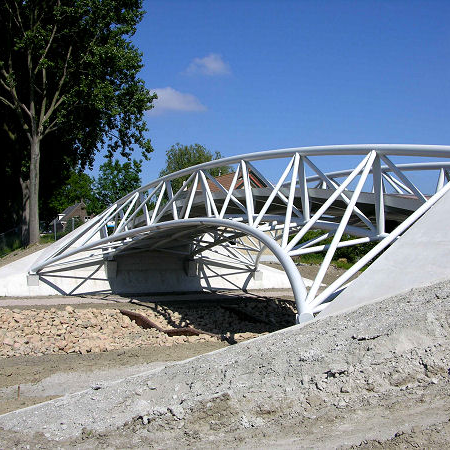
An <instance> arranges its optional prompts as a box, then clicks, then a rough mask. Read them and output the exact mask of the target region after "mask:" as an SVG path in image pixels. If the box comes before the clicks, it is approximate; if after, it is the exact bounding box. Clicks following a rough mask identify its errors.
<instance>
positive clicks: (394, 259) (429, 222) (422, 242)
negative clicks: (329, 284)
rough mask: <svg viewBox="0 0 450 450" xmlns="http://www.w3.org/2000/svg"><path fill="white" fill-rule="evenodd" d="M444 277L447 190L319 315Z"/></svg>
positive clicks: (448, 238) (449, 253)
mask: <svg viewBox="0 0 450 450" xmlns="http://www.w3.org/2000/svg"><path fill="white" fill-rule="evenodd" d="M447 279H450V193H447V194H445V195H444V196H443V197H442V198H441V199H440V200H438V201H437V202H436V204H435V205H434V206H432V207H431V209H430V210H429V211H428V212H426V213H425V214H424V215H423V216H422V217H421V218H420V219H419V220H418V221H417V222H416V223H415V224H413V225H412V226H411V228H409V229H408V230H407V231H406V232H405V233H404V234H403V236H401V237H400V239H398V240H397V241H396V242H395V243H394V244H393V245H392V246H391V247H389V248H388V249H387V250H386V251H385V252H384V253H383V254H382V255H381V256H380V257H379V258H378V259H377V260H376V261H375V262H374V263H373V264H372V265H371V266H370V267H369V268H368V269H367V270H366V271H365V272H363V273H362V274H361V275H360V276H359V277H358V278H357V279H356V280H355V281H354V282H353V283H352V284H351V285H350V286H349V287H348V288H347V289H346V290H345V291H344V292H342V294H340V295H339V296H338V297H336V299H335V300H334V301H333V302H332V303H331V304H330V306H328V307H327V308H326V309H325V310H324V311H322V312H321V313H320V316H325V315H329V314H335V313H338V312H341V311H345V310H349V309H353V308H356V307H358V306H360V305H362V304H365V303H371V302H374V301H377V300H382V299H383V298H387V297H391V296H393V295H396V294H400V293H403V292H406V291H408V290H410V289H412V288H417V287H421V286H427V285H430V284H433V283H436V282H439V281H442V280H447Z"/></svg>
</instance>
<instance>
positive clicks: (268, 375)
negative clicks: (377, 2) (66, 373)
mask: <svg viewBox="0 0 450 450" xmlns="http://www.w3.org/2000/svg"><path fill="white" fill-rule="evenodd" d="M254 306H255V305H253V306H252V307H250V310H251V311H253V312H256V310H255V307H254ZM228 312H229V311H228ZM265 325H266V326H267V324H265ZM258 326H259V325H258ZM217 330H219V329H218V328H217ZM208 331H209V330H208ZM219 331H220V330H219ZM247 331H248V330H246V332H247ZM267 331H269V330H268V329H266V331H264V332H267ZM260 332H261V330H259V333H260ZM248 337H250V336H248ZM449 338H450V282H443V283H440V284H437V285H435V286H432V287H426V288H421V289H417V290H414V291H411V292H409V293H407V294H404V295H399V296H396V297H393V298H390V299H386V300H384V301H382V302H378V303H374V304H371V305H366V306H363V307H361V308H359V309H357V310H355V311H351V312H347V313H345V314H341V315H337V316H333V317H328V318H324V319H321V320H315V321H312V322H311V323H308V324H306V325H304V326H301V327H299V326H296V327H290V328H287V329H283V330H280V331H278V332H274V333H271V334H268V335H265V336H261V337H259V338H257V339H252V340H247V341H245V342H240V343H238V344H236V345H232V346H228V347H227V348H222V349H220V350H218V351H216V352H213V353H208V354H204V355H201V356H198V357H196V358H194V359H191V360H189V361H182V362H179V363H170V364H166V365H163V366H152V367H150V366H148V367H147V371H146V372H144V373H140V374H139V375H135V376H133V377H128V378H125V379H123V380H117V381H113V382H106V381H98V380H99V379H97V378H94V379H92V381H91V384H90V387H89V388H88V389H87V390H84V391H83V392H80V393H77V394H72V395H67V396H65V397H62V398H59V399H56V400H54V401H52V402H47V403H43V404H40V405H36V406H34V407H31V408H28V409H26V410H19V411H15V412H12V413H10V414H7V415H3V416H1V417H0V427H2V428H3V429H4V431H2V432H1V434H0V442H1V447H2V448H30V447H27V446H31V448H86V449H87V448H162V447H164V448H186V447H190V448H210V447H216V448H261V447H264V446H265V447H268V446H270V447H274V448H318V447H320V448H371V449H372V448H405V447H419V448H423V447H425V448H449V447H450V422H449V419H450V400H449V398H450V397H449V394H450V356H449V355H450V339H449ZM211 342H212V341H205V342H203V343H202V344H206V343H211ZM178 345H187V344H186V343H183V344H176V345H174V346H173V347H171V348H170V347H169V348H168V347H160V346H157V347H156V346H147V347H146V348H151V349H153V348H159V349H162V348H164V350H168V349H170V350H171V351H172V350H173V349H174V348H177V346H178ZM192 345H195V344H194V343H192ZM221 345H224V344H223V343H222V342H221ZM225 345H226V344H225ZM116 351H117V350H116ZM108 353H112V352H106V353H88V354H85V355H82V354H81V355H75V354H73V353H71V354H61V355H59V354H55V355H43V356H36V357H31V358H44V357H49V356H51V357H64V358H68V357H73V356H76V357H79V358H86V357H91V356H93V355H94V356H99V357H101V355H107V354H108ZM16 358H30V357H23V356H19V357H7V358H3V359H2V360H0V361H1V362H2V363H3V362H5V361H12V360H15V359H16ZM141 369H142V370H141V372H142V371H143V370H144V369H145V368H144V367H141ZM117 375H120V374H117ZM125 375H126V373H123V376H125ZM98 376H99V377H100V376H101V374H100V375H98ZM42 381H44V380H42Z"/></svg>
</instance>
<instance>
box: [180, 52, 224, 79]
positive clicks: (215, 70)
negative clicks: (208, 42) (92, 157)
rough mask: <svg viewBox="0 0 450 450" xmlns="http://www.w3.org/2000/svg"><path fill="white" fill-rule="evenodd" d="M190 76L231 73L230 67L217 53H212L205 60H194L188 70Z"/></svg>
mask: <svg viewBox="0 0 450 450" xmlns="http://www.w3.org/2000/svg"><path fill="white" fill-rule="evenodd" d="M186 73H187V74H189V75H195V74H202V75H212V76H214V75H228V74H230V73H231V70H230V66H229V65H228V64H227V63H226V62H225V61H224V60H223V59H222V56H221V55H218V54H217V53H210V54H209V55H208V56H205V57H204V58H194V60H193V61H192V62H191V63H190V64H189V66H188V68H187V69H186Z"/></svg>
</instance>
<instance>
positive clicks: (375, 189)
mask: <svg viewBox="0 0 450 450" xmlns="http://www.w3.org/2000/svg"><path fill="white" fill-rule="evenodd" d="M342 156H352V157H353V162H354V160H355V159H358V161H356V163H355V165H354V166H353V168H350V169H346V170H340V171H332V172H330V171H328V172H327V171H326V170H323V169H321V168H320V162H321V161H325V162H327V164H329V161H330V158H331V157H334V158H338V159H339V158H341V157H342ZM398 157H409V158H410V159H414V160H416V162H413V163H411V162H408V163H404V164H398V163H395V162H394V159H392V158H397V159H398ZM282 158H285V159H286V160H287V162H286V165H285V166H284V167H285V168H284V170H283V172H282V174H281V176H280V177H279V178H278V179H277V180H270V177H269V176H268V175H265V174H263V173H262V172H261V170H260V169H258V168H257V167H255V164H256V163H257V162H258V161H265V160H272V159H277V160H280V159H282ZM424 158H440V159H441V160H440V161H434V162H430V161H423V159H424ZM418 159H419V160H420V159H421V160H422V161H419V162H417V160H418ZM280 164H282V163H280ZM224 165H234V174H233V175H232V176H229V178H228V180H229V181H228V182H227V183H229V184H227V183H225V182H224V180H223V179H222V178H221V177H220V176H219V177H214V176H212V175H211V174H210V173H209V169H212V168H215V167H221V166H224ZM417 172H423V173H424V174H427V175H428V174H430V173H434V172H435V173H436V174H437V179H436V183H435V184H434V186H435V193H434V194H433V195H428V194H425V193H424V192H422V191H421V190H420V189H419V187H418V186H417V185H416V184H415V183H414V182H413V181H412V180H411V178H410V176H409V175H410V174H414V173H417ZM180 178H181V179H182V183H181V187H180V188H179V189H178V190H177V191H176V192H174V191H173V187H172V185H173V181H174V180H177V179H180ZM255 180H257V183H256V184H255ZM449 182H450V146H434V145H389V144H367V145H347V146H346V145H339V146H323V147H302V148H292V149H280V150H270V151H266V152H259V153H251V154H245V155H240V156H236V157H230V158H224V159H222V160H215V161H211V162H207V163H204V164H200V165H197V166H194V167H190V168H187V169H183V170H180V171H178V172H175V173H173V174H170V175H166V176H164V177H161V178H158V179H157V180H154V181H152V182H151V183H148V184H146V185H144V186H143V187H141V188H139V189H137V190H135V191H133V192H131V193H130V194H128V195H126V196H125V197H123V198H122V199H120V200H118V201H117V202H116V203H115V204H113V205H111V206H110V207H109V208H108V209H107V210H105V211H104V212H103V213H102V214H101V215H99V216H97V217H96V218H94V219H92V221H91V222H89V225H86V226H84V227H82V228H80V230H79V231H78V230H76V231H75V232H74V233H73V234H71V235H70V238H69V239H66V240H64V241H62V242H61V243H60V244H59V245H58V246H57V248H56V250H55V251H53V252H50V253H46V254H45V256H43V257H42V258H41V259H40V260H38V261H36V262H35V264H34V265H33V266H32V269H31V271H30V274H39V273H43V271H44V272H45V270H50V269H54V268H57V267H58V266H61V265H62V264H64V265H65V267H67V266H69V267H70V265H71V264H75V263H80V261H84V260H86V261H87V260H88V259H89V258H91V257H92V255H87V256H86V252H87V251H88V250H89V251H91V250H95V251H97V253H96V255H95V256H96V257H97V258H100V259H101V258H103V259H105V260H106V259H111V258H114V256H115V255H117V254H120V253H122V254H125V253H127V252H128V253H132V252H133V251H134V250H135V249H136V248H143V247H142V246H144V247H145V249H146V250H148V251H153V250H158V251H164V252H172V253H179V254H180V255H184V256H185V257H188V258H200V257H202V255H203V254H204V253H205V254H206V252H209V253H208V255H210V254H211V253H212V254H213V255H214V254H216V255H217V258H219V259H221V260H222V261H223V260H224V258H226V259H227V260H228V261H230V262H234V263H235V264H241V265H244V266H246V267H250V268H252V267H253V269H254V270H256V269H257V267H258V265H259V263H260V261H261V258H262V256H263V252H264V250H265V249H269V250H270V251H271V252H272V254H273V255H274V257H275V258H276V259H277V260H278V261H279V262H280V264H281V265H282V267H283V269H284V270H285V272H286V275H287V277H288V279H289V281H290V283H291V286H292V290H293V293H294V297H295V300H296V305H297V309H298V318H297V320H298V321H299V322H301V321H304V320H308V319H309V318H311V317H312V313H316V312H318V311H320V310H321V309H323V308H324V307H325V306H326V305H327V302H328V301H329V300H330V299H331V298H333V296H335V295H336V293H337V292H339V291H340V290H342V289H343V287H344V285H345V283H346V282H347V281H348V279H349V278H350V275H348V274H354V273H355V272H356V271H357V270H359V268H361V264H362V263H361V261H366V260H367V257H364V258H362V259H361V260H360V261H359V262H357V263H356V265H355V266H353V268H352V269H350V272H347V274H344V275H343V276H341V277H340V278H339V279H338V280H336V281H335V282H333V283H332V285H330V286H328V287H326V289H325V290H324V292H322V293H320V291H319V287H320V286H321V284H322V281H323V279H324V276H325V272H326V271H327V269H328V267H329V266H330V264H331V261H332V259H333V257H334V255H335V253H336V251H337V249H339V248H344V247H348V246H353V245H359V244H362V243H368V242H379V244H378V245H376V246H375V248H374V249H372V250H371V251H370V253H369V254H370V255H371V256H370V257H371V258H373V257H374V256H377V255H378V254H379V253H380V252H381V251H382V249H383V248H385V247H386V246H387V245H389V244H390V243H392V242H394V241H395V239H397V238H398V237H399V236H400V235H401V233H403V231H405V230H406V228H407V227H408V226H410V225H411V224H412V223H413V222H414V221H415V220H417V218H418V217H419V215H421V214H424V213H426V211H427V210H428V209H429V208H430V207H431V206H432V205H433V203H434V202H435V201H436V199H437V198H439V197H440V196H442V195H443V194H444V193H445V192H447V191H448V189H449V185H450V183H449ZM419 212H420V213H419ZM111 224H113V226H112V228H111ZM169 230H174V232H169ZM175 230H177V231H175ZM310 230H315V233H314V235H313V237H312V238H311V237H308V236H307V235H306V234H307V232H308V231H310ZM346 235H347V237H346ZM348 236H351V237H352V239H350V240H349V239H348ZM324 241H325V242H324ZM139 245H141V247H139ZM319 251H324V252H326V253H325V258H324V260H323V262H322V264H321V267H320V269H319V271H318V274H317V276H316V278H315V280H314V281H313V285H312V287H311V289H310V290H309V292H308V293H307V291H306V288H305V285H304V283H303V279H302V277H301V275H300V274H299V272H298V270H297V267H296V265H295V263H294V261H293V259H292V258H294V257H299V256H302V255H306V254H309V253H313V252H319ZM183 252H184V253H183ZM75 255H77V256H76V257H77V259H76V260H74V259H71V258H74V257H75ZM83 255H85V256H83ZM208 259H209V260H211V256H208Z"/></svg>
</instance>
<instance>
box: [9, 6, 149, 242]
mask: <svg viewBox="0 0 450 450" xmlns="http://www.w3.org/2000/svg"><path fill="white" fill-rule="evenodd" d="M142 15H143V11H142V0H3V1H2V2H0V100H1V101H2V103H3V107H2V109H0V112H4V111H5V110H7V109H8V108H9V113H7V114H3V116H2V118H1V119H2V120H1V121H2V122H3V124H4V128H5V129H7V130H12V131H11V132H8V133H9V134H10V135H11V136H14V139H15V141H14V144H12V145H11V146H10V148H11V151H14V152H15V154H14V160H15V161H19V164H18V165H19V167H20V170H18V169H17V168H16V171H15V173H16V176H17V178H19V179H20V183H21V186H22V195H23V206H24V210H25V212H24V214H23V217H24V220H25V223H27V222H28V223H29V229H28V232H29V242H30V243H34V242H37V241H38V239H39V208H38V205H39V181H40V173H41V169H40V164H41V157H42V160H44V159H45V158H44V155H45V154H46V152H47V150H48V149H50V148H52V145H50V142H51V139H52V137H53V139H54V138H55V136H57V137H58V140H59V142H60V147H59V151H57V152H53V154H52V158H53V161H54V162H53V163H54V167H55V168H56V170H58V169H57V168H58V167H59V166H61V165H64V164H66V165H67V164H69V165H72V166H73V164H76V165H78V166H79V167H81V168H83V167H85V166H86V165H91V164H92V162H93V160H94V156H95V154H96V152H97V151H98V150H99V149H100V148H105V149H106V151H107V155H108V156H109V157H111V156H112V155H113V154H114V153H115V152H116V151H119V152H120V154H121V155H122V156H124V157H127V158H129V157H130V155H131V153H132V145H133V144H136V145H137V146H139V147H140V148H141V149H142V152H143V155H144V157H148V154H149V153H150V152H151V151H152V147H151V144H150V141H149V140H147V139H146V138H145V136H144V134H145V132H146V131H147V128H146V124H145V122H144V120H143V114H144V112H145V111H146V110H148V109H150V108H151V107H152V101H153V99H154V98H156V96H155V95H151V93H150V92H149V91H148V90H147V89H146V88H145V86H144V83H143V81H142V80H140V79H139V78H138V72H139V71H140V69H141V67H142V63H141V56H142V55H141V54H140V52H139V51H138V50H137V49H136V48H135V47H134V46H133V45H132V44H131V42H130V40H129V39H130V37H131V36H132V34H133V33H134V32H135V29H136V25H137V24H138V23H139V21H140V20H141V18H142ZM12 113H13V114H14V117H12ZM48 144H49V145H48ZM53 149H54V146H53ZM49 163H51V162H50V161H49Z"/></svg>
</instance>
